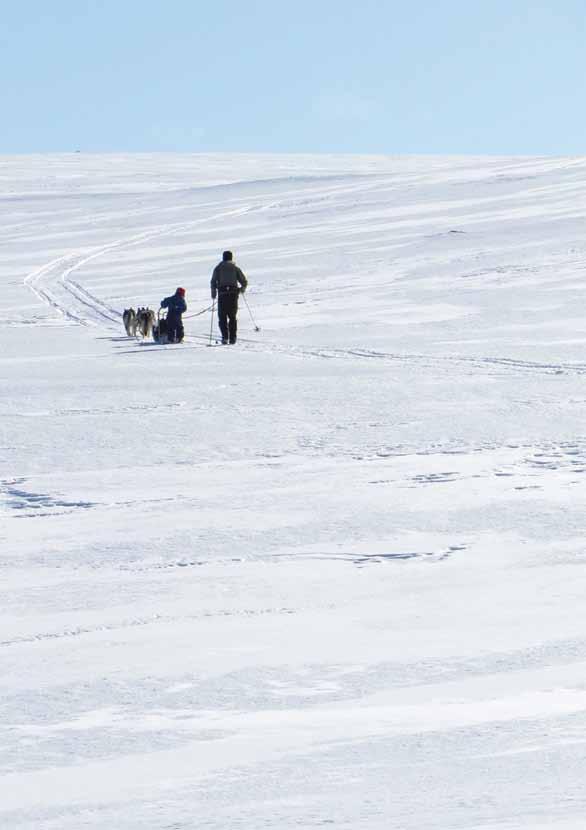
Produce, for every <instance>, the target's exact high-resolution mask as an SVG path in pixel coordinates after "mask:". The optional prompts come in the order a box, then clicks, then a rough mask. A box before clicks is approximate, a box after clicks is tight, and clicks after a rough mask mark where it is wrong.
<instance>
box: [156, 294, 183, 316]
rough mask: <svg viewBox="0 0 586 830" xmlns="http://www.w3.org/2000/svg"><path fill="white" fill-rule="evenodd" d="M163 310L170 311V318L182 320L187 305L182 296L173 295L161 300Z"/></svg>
mask: <svg viewBox="0 0 586 830" xmlns="http://www.w3.org/2000/svg"><path fill="white" fill-rule="evenodd" d="M161 308H166V309H168V312H167V314H168V316H169V317H174V318H175V319H178V320H180V319H181V315H182V314H184V313H185V312H186V311H187V303H186V302H185V300H184V298H183V297H182V296H181V295H180V294H173V295H172V296H171V297H165V299H164V300H161Z"/></svg>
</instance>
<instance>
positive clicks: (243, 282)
mask: <svg viewBox="0 0 586 830" xmlns="http://www.w3.org/2000/svg"><path fill="white" fill-rule="evenodd" d="M247 285H248V280H247V279H246V277H245V276H244V274H243V273H242V271H241V270H240V268H239V267H238V266H237V265H236V264H235V263H234V262H232V261H231V260H228V261H225V262H220V263H219V264H218V265H216V267H215V268H214V273H213V274H212V281H211V283H210V287H211V289H212V300H215V299H216V294H217V293H218V291H219V292H220V293H222V291H226V290H235V289H237V288H238V286H240V288H241V289H242V291H245V290H246V286H247Z"/></svg>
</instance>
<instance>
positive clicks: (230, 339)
mask: <svg viewBox="0 0 586 830" xmlns="http://www.w3.org/2000/svg"><path fill="white" fill-rule="evenodd" d="M247 285H248V280H247V279H246V277H245V276H244V274H243V273H242V271H241V270H240V268H239V267H238V266H237V265H236V263H235V262H233V261H232V251H224V253H223V254H222V261H221V262H220V263H219V264H218V265H216V267H215V268H214V273H213V274H212V280H211V283H210V286H211V289H212V300H215V299H216V295H217V297H218V325H219V326H220V331H221V333H222V343H235V342H236V329H237V323H236V317H237V314H238V295H239V294H240V292H241V291H242V292H244V291H246V287H247Z"/></svg>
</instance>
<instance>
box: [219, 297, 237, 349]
mask: <svg viewBox="0 0 586 830" xmlns="http://www.w3.org/2000/svg"><path fill="white" fill-rule="evenodd" d="M237 314H238V289H236V288H234V289H231V290H224V291H220V292H219V293H218V324H219V326H220V331H221V332H222V340H229V341H230V343H235V342H236V330H237V327H238V326H237V323H236V315H237Z"/></svg>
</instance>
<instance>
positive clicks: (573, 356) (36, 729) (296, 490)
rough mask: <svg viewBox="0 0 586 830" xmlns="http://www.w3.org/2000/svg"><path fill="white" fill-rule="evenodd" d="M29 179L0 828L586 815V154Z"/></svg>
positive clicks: (10, 319) (42, 166)
mask: <svg viewBox="0 0 586 830" xmlns="http://www.w3.org/2000/svg"><path fill="white" fill-rule="evenodd" d="M1 178H2V181H1V187H0V215H1V217H2V219H3V223H1V224H0V227H2V233H1V237H2V242H3V246H2V257H0V279H2V280H3V292H2V295H1V296H2V303H3V309H4V318H5V325H4V327H3V329H2V330H0V343H1V344H2V357H1V358H0V371H1V372H2V380H3V388H4V389H5V396H4V399H3V401H2V402H0V519H1V522H0V573H1V574H2V583H3V588H2V593H3V604H2V608H3V610H2V630H1V633H0V668H1V671H0V677H1V681H0V682H1V683H2V694H1V695H0V697H1V699H2V700H1V703H0V713H1V714H2V717H1V718H0V776H1V779H0V790H1V791H2V796H1V797H0V826H2V827H7V828H8V827H9V828H10V830H80V828H81V827H84V828H96V830H97V829H98V828H100V830H101V829H102V828H104V827H109V828H116V830H138V828H140V829H141V830H144V828H150V827H153V828H155V827H157V828H166V830H171V828H173V830H187V828H190V829H191V828H192V827H195V826H197V827H201V828H206V830H225V828H228V827H230V828H231V827H239V828H246V830H258V828H261V827H267V828H269V827H270V828H273V827H279V828H280V830H288V828H291V830H293V828H304V829H305V828H307V829H308V830H309V828H312V827H318V826H334V827H340V828H358V827H360V828H365V830H388V828H401V830H446V828H456V827H457V828H460V830H477V828H479V827H483V828H490V830H576V828H578V827H581V826H582V825H583V818H584V815H585V814H586V797H585V796H584V788H583V781H582V779H583V774H582V772H583V737H582V736H583V732H584V725H585V722H586V695H585V694H584V688H583V676H584V665H585V664H586V640H585V638H584V631H583V627H582V625H581V619H582V615H581V608H582V605H583V596H584V591H585V590H586V576H584V574H586V571H584V568H585V566H586V547H585V545H584V541H583V502H584V498H585V497H586V476H585V475H584V473H586V433H585V431H584V427H583V424H584V416H585V414H586V413H585V409H586V393H585V392H584V388H583V383H584V378H583V376H584V374H585V373H586V359H585V355H586V325H585V324H584V323H583V320H582V318H583V315H582V313H581V308H582V305H583V297H582V295H583V276H584V270H585V269H586V246H585V245H584V242H583V224H584V215H585V214H586V195H585V194H586V188H585V185H586V161H585V160H584V159H553V158H545V157H544V158H534V159H531V158H526V159H523V158H517V159H506V158H501V159H466V158H452V159H447V158H446V159H433V158H429V159H415V158H404V159H394V158H384V157H380V158H372V159H369V158H360V157H327V156H324V157H311V156H303V157H263V158H256V157H250V156H244V157H222V156H217V157H216V156H209V157H208V156H206V157H193V156H186V157H164V156H157V157H154V156H152V157H151V156H148V155H147V156H140V157H124V158H122V157H120V158H118V157H107V158H101V157H99V156H96V157H89V156H88V157H84V156H83V154H80V155H79V156H76V157H72V156H59V157H57V156H55V157H48V158H45V159H40V158H34V159H30V160H27V161H26V163H25V162H24V161H23V160H19V159H17V158H16V159H7V160H5V163H4V166H3V167H2V177H1ZM224 247H231V248H233V249H234V250H235V252H236V258H237V260H238V261H239V262H240V263H241V264H242V265H243V267H244V270H245V271H246V272H247V274H248V276H249V279H250V286H251V288H250V293H249V294H248V295H247V296H249V298H250V305H251V308H252V310H253V312H254V315H255V319H258V322H259V324H260V328H261V330H260V331H259V332H256V333H251V332H252V331H253V329H254V325H253V321H252V320H251V319H250V318H249V316H248V311H247V308H246V307H245V306H244V304H242V306H241V309H240V314H239V327H240V328H239V342H238V346H237V347H236V348H234V349H232V348H231V347H226V348H224V347H222V348H218V349H207V348H206V347H207V345H208V344H209V342H210V329H209V325H210V316H209V312H208V311H206V309H207V307H208V305H209V299H208V297H209V274H210V270H211V267H212V265H213V264H214V263H215V261H217V258H218V256H219V253H220V252H221V250H222V249H223V248H224ZM177 284H183V285H186V286H187V288H188V299H189V311H188V315H186V329H187V336H186V342H185V343H184V344H182V345H181V346H171V347H159V346H157V345H156V344H154V343H149V342H147V341H138V340H134V339H132V338H126V337H124V332H123V327H122V321H121V312H122V308H123V306H124V305H131V304H132V305H134V306H135V307H136V306H137V305H148V304H149V300H150V302H151V303H153V302H154V300H153V299H152V298H157V297H160V296H163V295H164V294H167V293H170V292H171V291H172V290H173V288H174V287H175V285H177ZM151 307H152V305H151ZM200 311H201V312H203V313H202V314H200V315H199V316H197V315H198V314H199V312H200ZM215 336H216V331H215V323H214V326H213V329H212V339H215ZM560 770H563V774H560Z"/></svg>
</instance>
